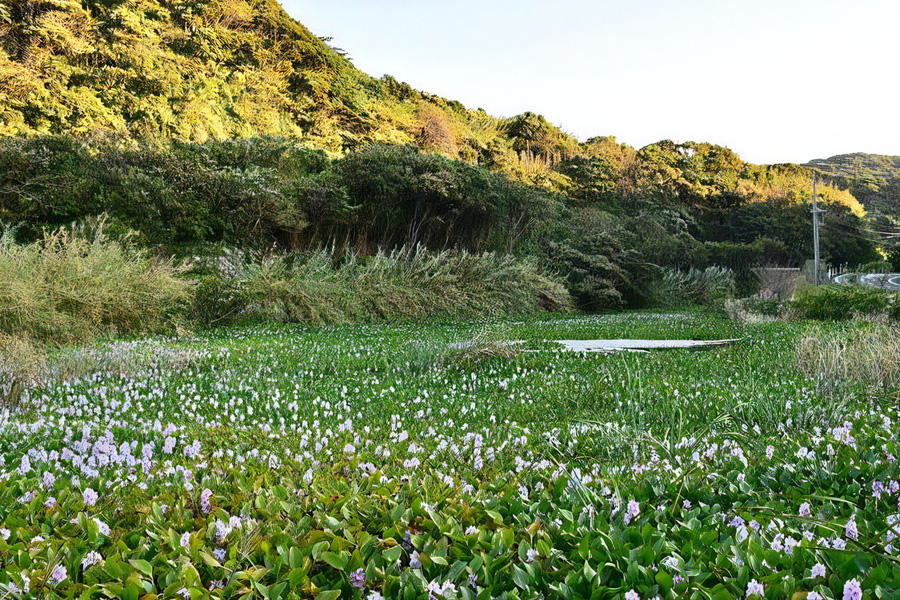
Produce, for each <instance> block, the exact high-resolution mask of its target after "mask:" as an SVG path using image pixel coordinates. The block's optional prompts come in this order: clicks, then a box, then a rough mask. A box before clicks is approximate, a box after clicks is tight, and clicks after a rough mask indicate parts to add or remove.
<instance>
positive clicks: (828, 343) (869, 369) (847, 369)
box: [797, 319, 900, 395]
mask: <svg viewBox="0 0 900 600" xmlns="http://www.w3.org/2000/svg"><path fill="white" fill-rule="evenodd" d="M797 361H798V363H799V365H800V368H801V369H802V370H803V371H804V372H806V373H807V374H808V375H810V376H811V377H813V378H815V380H816V382H817V386H818V387H819V390H820V391H822V392H824V393H827V394H832V395H836V394H839V393H842V392H844V391H846V390H848V389H852V388H854V387H856V388H858V387H859V386H863V389H865V390H868V391H870V392H888V393H894V392H896V391H897V390H900V330H898V329H897V327H896V325H895V324H891V323H890V322H889V321H887V320H886V319H882V320H869V321H866V322H863V323H860V322H854V323H852V324H847V325H842V326H831V327H826V326H824V325H817V326H816V327H814V328H813V329H811V330H810V332H809V333H808V334H807V335H806V336H805V337H804V338H803V339H802V340H801V341H800V343H799V345H798V347H797Z"/></svg>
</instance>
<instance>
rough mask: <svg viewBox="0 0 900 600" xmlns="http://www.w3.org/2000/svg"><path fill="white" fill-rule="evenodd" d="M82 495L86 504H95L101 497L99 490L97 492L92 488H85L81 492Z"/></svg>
mask: <svg viewBox="0 0 900 600" xmlns="http://www.w3.org/2000/svg"><path fill="white" fill-rule="evenodd" d="M81 497H82V499H83V500H84V505H85V506H94V505H95V504H97V499H98V498H99V496H98V495H97V492H95V491H94V490H92V489H91V488H87V489H86V490H84V492H82V493H81Z"/></svg>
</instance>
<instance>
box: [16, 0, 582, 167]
mask: <svg viewBox="0 0 900 600" xmlns="http://www.w3.org/2000/svg"><path fill="white" fill-rule="evenodd" d="M97 133H104V134H115V135H117V136H124V137H131V138H141V139H146V138H153V139H161V140H169V139H177V140H182V141H193V142H203V141H206V140H207V139H219V140H221V139H228V138H235V137H249V136H253V135H277V136H287V137H292V138H299V139H300V140H302V141H304V142H306V143H307V144H309V145H311V146H313V147H316V148H321V149H324V150H328V151H331V152H342V151H346V150H352V149H356V148H359V147H362V146H364V145H366V144H369V143H373V142H376V143H390V144H416V145H418V146H419V147H421V148H423V149H425V150H427V151H432V152H437V153H440V154H443V155H445V156H447V157H449V158H459V159H462V160H466V161H469V162H481V163H486V164H490V165H492V166H495V167H496V168H502V169H503V170H507V171H509V172H517V173H519V174H521V175H523V176H528V174H529V173H530V172H533V171H539V172H540V174H538V175H535V176H534V177H531V179H533V180H535V182H538V183H542V182H543V183H548V182H546V181H542V180H541V177H545V178H547V179H549V180H552V179H553V178H554V176H553V175H552V174H549V173H547V171H548V169H546V168H543V167H545V166H546V164H547V163H548V162H551V161H555V160H558V159H560V158H567V157H568V156H570V155H571V154H573V153H574V152H576V151H577V147H578V144H577V141H576V140H574V139H573V138H571V137H570V136H568V135H566V134H564V133H563V132H561V131H559V129H557V128H556V127H553V126H552V125H550V124H549V123H547V122H546V121H545V120H544V119H543V118H541V117H538V116H536V115H523V116H522V117H520V118H516V119H497V118H494V117H491V116H490V115H488V114H486V113H485V112H484V111H482V110H469V109H467V108H465V107H464V106H462V105H461V104H460V103H458V102H454V101H449V100H446V99H443V98H440V97H436V96H433V95H430V94H427V93H424V92H419V91H416V90H414V89H412V88H411V87H410V86H408V85H406V84H403V83H400V82H398V81H396V80H395V79H393V78H391V77H385V78H383V79H374V78H372V77H370V76H369V75H367V74H365V73H363V72H361V71H360V70H358V69H356V68H355V67H354V66H353V64H352V63H350V61H348V60H347V59H346V58H344V57H343V56H342V54H341V53H340V52H338V51H335V50H334V49H332V48H331V47H329V46H328V45H327V44H326V43H325V42H324V41H323V40H322V39H320V38H318V37H316V36H315V35H313V34H312V33H311V32H310V31H309V30H307V29H306V28H305V27H304V26H303V25H301V24H300V23H298V22H297V21H295V20H294V19H292V18H291V17H290V16H289V15H288V14H287V13H286V12H285V11H284V10H283V9H282V8H281V6H280V5H279V4H278V3H277V2H275V1H274V0H207V1H201V2H183V1H178V0H175V1H161V2H156V1H149V0H126V1H124V2H119V3H115V4H111V3H106V2H101V1H99V0H87V1H85V2H81V3H79V2H71V1H68V0H53V1H48V2H24V1H21V0H12V1H11V2H10V1H4V2H0V135H5V136H19V135H35V134H77V135H82V136H83V135H95V134H97ZM549 183H551V184H552V181H550V182H549Z"/></svg>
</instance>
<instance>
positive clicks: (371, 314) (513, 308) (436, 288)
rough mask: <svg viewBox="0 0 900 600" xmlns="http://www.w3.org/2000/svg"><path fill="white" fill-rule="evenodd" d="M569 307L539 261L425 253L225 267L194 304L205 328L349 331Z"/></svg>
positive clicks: (266, 260) (279, 258) (317, 256)
mask: <svg viewBox="0 0 900 600" xmlns="http://www.w3.org/2000/svg"><path fill="white" fill-rule="evenodd" d="M569 306H570V299H569V296H568V293H567V292H566V290H565V287H564V286H563V285H562V283H561V282H559V281H557V280H555V279H553V278H552V277H549V276H547V275H544V274H543V273H541V270H540V269H539V267H538V265H537V264H536V263H535V262H533V261H527V260H526V261H523V260H521V259H516V258H513V257H510V256H503V255H498V254H493V253H485V254H470V253H468V252H465V251H444V252H439V253H434V252H427V251H426V250H424V249H423V248H415V249H403V250H396V251H392V252H378V253H377V254H375V255H374V256H368V257H363V256H359V255H356V254H347V255H346V256H345V257H344V258H343V260H342V261H340V262H339V264H337V265H335V264H334V261H333V260H332V258H331V256H330V254H329V253H327V252H325V251H319V252H315V253H311V254H306V255H298V254H293V255H292V254H288V255H271V256H267V257H263V258H262V259H261V260H257V261H247V262H237V263H236V262H234V261H226V263H223V264H219V265H217V266H216V267H215V268H214V269H213V270H212V272H211V273H209V274H207V275H205V276H204V277H203V278H202V280H201V283H200V285H199V287H198V289H197V296H196V300H195V312H196V316H197V318H198V319H199V320H200V321H201V322H204V323H206V324H222V323H227V322H234V321H242V320H276V321H283V322H308V323H346V322H354V321H366V320H371V319H378V318H417V317H422V316H426V315H433V314H443V315H452V316H471V315H497V314H502V313H525V312H532V311H535V310H537V309H539V308H544V309H565V308H568V307H569Z"/></svg>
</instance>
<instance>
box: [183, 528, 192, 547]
mask: <svg viewBox="0 0 900 600" xmlns="http://www.w3.org/2000/svg"><path fill="white" fill-rule="evenodd" d="M190 543H191V534H190V532H187V531H185V532H184V533H183V534H182V536H181V547H182V548H187V547H188V546H189V545H190Z"/></svg>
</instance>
